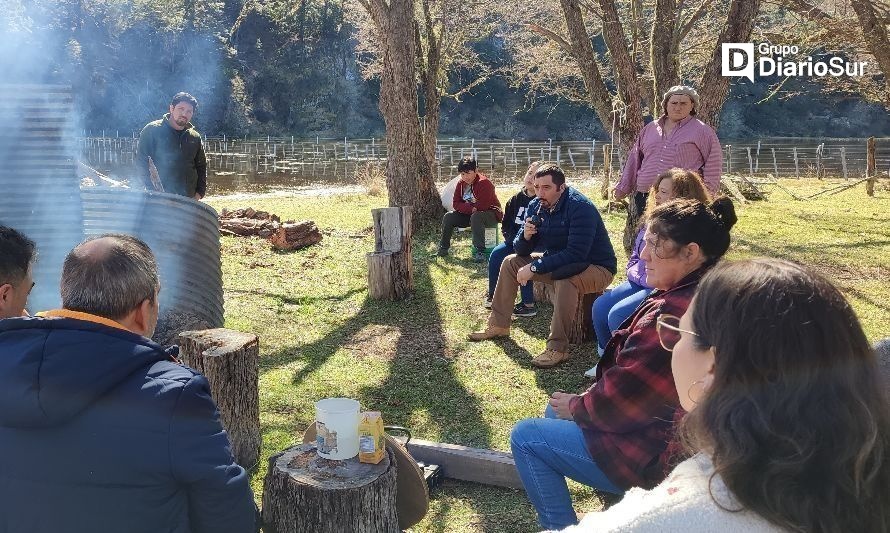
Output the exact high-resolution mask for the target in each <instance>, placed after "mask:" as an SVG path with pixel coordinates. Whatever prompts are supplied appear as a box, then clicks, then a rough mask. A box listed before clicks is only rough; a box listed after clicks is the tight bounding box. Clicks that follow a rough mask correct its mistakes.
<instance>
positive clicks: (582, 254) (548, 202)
mask: <svg viewBox="0 0 890 533" xmlns="http://www.w3.org/2000/svg"><path fill="white" fill-rule="evenodd" d="M535 193H536V194H537V198H535V199H534V200H532V201H531V202H530V203H529V205H528V209H527V211H526V213H527V215H526V219H525V225H524V227H523V231H522V232H520V233H518V234H517V235H516V239H515V240H514V242H513V249H514V250H515V251H516V253H515V254H513V255H509V256H507V258H506V259H504V262H503V263H502V264H501V272H500V275H499V276H498V283H497V285H496V286H495V290H494V298H493V299H492V305H491V314H490V315H489V317H488V326H487V327H486V328H485V329H484V330H482V331H477V332H474V333H471V334H470V336H469V339H470V340H471V341H481V340H485V339H491V338H494V337H506V336H508V335H509V334H510V316H511V313H512V310H513V302H514V301H515V299H516V291H517V290H518V288H519V286H520V285H525V284H526V283H528V282H529V281H534V282H541V283H547V284H551V285H553V287H554V292H555V298H554V302H553V320H552V321H551V322H550V336H549V337H548V338H547V349H546V350H544V352H542V353H541V354H540V355H538V356H537V357H535V358H534V359H533V360H532V364H533V365H535V366H537V367H540V368H549V367H552V366H554V365H557V364H559V363H561V362H563V361H565V360H566V359H568V347H569V340H568V339H569V328H571V326H572V322H573V321H574V318H575V313H576V312H577V310H578V300H579V296H580V295H581V294H587V293H592V292H601V291H602V290H603V289H605V288H606V287H607V286H608V285H609V283H611V282H612V278H613V277H614V276H615V270H616V267H617V264H616V259H615V250H614V249H613V248H612V242H611V241H610V240H609V234H608V233H607V232H606V227H605V225H604V224H603V219H602V217H600V214H599V211H597V210H596V207H595V206H594V205H593V204H592V203H591V202H590V200H588V199H587V197H585V196H584V195H583V194H581V193H580V192H579V191H578V190H576V189H574V188H573V187H568V186H567V185H566V183H565V174H564V173H563V171H562V170H561V169H560V168H559V167H558V166H556V165H554V164H549V163H548V164H544V165H541V167H540V168H538V171H537V172H535ZM536 249H538V250H544V253H543V255H542V256H541V257H535V256H532V252H533V251H534V250H536Z"/></svg>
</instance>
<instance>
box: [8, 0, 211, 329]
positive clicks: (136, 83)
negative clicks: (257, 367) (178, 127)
mask: <svg viewBox="0 0 890 533" xmlns="http://www.w3.org/2000/svg"><path fill="white" fill-rule="evenodd" d="M154 4H155V3H149V2H138V1H134V2H121V1H112V0H108V1H105V2H103V1H101V0H100V1H97V2H90V3H85V2H79V1H78V2H75V1H65V0H36V1H28V2H25V1H22V0H2V1H0V75H2V77H0V83H2V85H0V120H2V124H3V125H4V128H2V129H0V223H2V224H5V225H9V226H12V227H14V228H16V229H19V230H20V231H22V232H23V233H25V234H27V235H28V236H29V237H31V238H32V239H34V240H35V241H36V242H37V246H38V262H37V264H36V265H35V271H34V274H35V281H36V286H35V289H34V292H33V293H32V295H31V298H30V299H29V302H28V309H29V310H30V311H32V312H34V311H40V310H45V309H51V308H54V307H58V306H59V304H60V301H59V300H60V297H59V289H58V283H59V278H60V273H61V266H62V261H63V259H64V257H65V254H67V252H68V251H69V250H70V249H71V248H72V247H73V246H75V245H76V244H77V243H78V242H80V241H81V240H82V239H83V238H84V237H86V236H90V235H95V234H100V233H105V232H110V231H114V232H125V233H130V234H133V235H136V236H138V237H140V238H142V239H143V240H145V241H146V242H147V243H148V244H149V246H151V247H152V249H153V250H154V252H155V254H156V255H157V258H158V263H159V266H160V270H161V272H160V274H161V283H162V287H163V289H162V292H161V306H162V314H165V312H173V311H176V312H178V313H180V314H182V313H184V314H187V315H194V316H197V317H199V318H201V319H203V321H204V322H206V323H207V325H216V326H218V325H221V322H222V281H221V273H220V268H219V235H218V232H217V230H216V213H215V212H214V211H213V210H212V209H210V208H209V207H208V206H206V205H200V204H197V203H196V202H194V201H193V200H190V199H185V198H180V197H172V195H167V194H160V193H154V194H152V195H148V194H146V193H144V192H138V191H135V190H130V191H115V190H100V189H81V188H80V177H79V176H78V167H77V161H78V160H79V159H80V158H81V155H82V154H80V153H79V152H80V151H79V148H78V146H79V145H78V142H77V138H78V136H81V135H83V134H84V132H85V131H89V130H93V133H97V132H98V131H100V130H103V129H104V130H106V133H110V132H111V131H116V132H118V133H121V134H124V135H128V136H129V135H130V132H132V131H134V130H135V131H138V130H139V129H141V127H142V126H143V125H144V124H145V123H147V122H149V121H151V120H155V119H157V118H159V117H160V116H161V115H162V114H163V113H164V112H165V111H166V109H167V104H168V102H169V100H170V97H171V96H172V95H173V94H174V93H176V92H178V91H181V90H187V91H189V92H191V93H192V94H195V96H197V98H198V99H199V101H200V102H201V106H200V114H198V115H196V119H195V122H196V123H197V124H199V125H200V124H201V123H202V121H203V119H204V117H205V116H207V115H208V114H210V113H213V112H214V111H215V110H217V111H218V110H219V109H222V107H223V105H224V104H220V103H219V102H221V101H224V100H225V99H226V97H227V91H226V87H227V85H226V83H225V78H224V76H223V72H222V70H221V68H220V65H221V58H222V51H221V50H222V46H221V44H220V43H221V40H220V35H219V34H218V33H214V32H213V31H212V30H211V29H208V25H207V23H206V20H205V18H206V17H207V16H208V12H207V10H204V11H202V12H195V10H194V9H192V10H191V11H189V10H188V9H186V8H185V7H182V8H181V9H174V10H173V11H168V12H157V11H153V10H152V9H154V8H152V7H151V6H153V5H154ZM159 4H160V3H159ZM163 4H164V5H166V6H170V5H171V3H170V2H165V3H163ZM209 4H210V5H212V4H216V3H213V2H211V3H209ZM185 5H186V4H185V3H183V6H185ZM189 5H192V6H194V5H195V2H190V3H189ZM209 15H212V13H209ZM210 18H212V17H210ZM199 19H200V20H199ZM211 26H212V24H211ZM132 172H133V169H131V168H130V169H127V168H123V169H119V170H118V174H117V175H116V176H115V177H118V178H124V179H126V178H130V177H132ZM130 181H131V183H138V180H136V179H133V180H130Z"/></svg>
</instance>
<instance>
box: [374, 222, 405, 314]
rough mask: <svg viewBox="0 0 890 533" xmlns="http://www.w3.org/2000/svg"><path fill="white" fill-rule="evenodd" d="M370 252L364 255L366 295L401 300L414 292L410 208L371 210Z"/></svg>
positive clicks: (381, 298)
mask: <svg viewBox="0 0 890 533" xmlns="http://www.w3.org/2000/svg"><path fill="white" fill-rule="evenodd" d="M371 216H372V217H373V219H374V251H373V252H372V253H369V254H368V294H369V295H370V297H371V298H375V299H380V300H402V299H405V298H407V297H408V296H410V294H411V291H412V290H413V289H414V266H413V261H412V258H411V207H410V206H407V207H387V208H383V209H372V210H371Z"/></svg>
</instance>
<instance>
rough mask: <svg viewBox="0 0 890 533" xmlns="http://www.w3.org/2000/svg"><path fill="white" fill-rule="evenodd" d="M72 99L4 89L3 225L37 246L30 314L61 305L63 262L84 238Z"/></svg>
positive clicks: (56, 92) (52, 92)
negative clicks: (76, 168) (76, 172)
mask: <svg viewBox="0 0 890 533" xmlns="http://www.w3.org/2000/svg"><path fill="white" fill-rule="evenodd" d="M72 102H73V99H72V95H71V91H70V89H69V88H67V87H63V86H53V85H0V124H2V125H3V127H2V128H0V223H2V224H4V225H7V226H11V227H13V228H16V229H17V230H19V231H21V232H22V233H25V234H26V235H27V236H28V237H30V238H31V239H33V240H34V241H35V242H36V243H37V247H38V261H37V263H36V264H35V266H34V281H35V282H36V285H35V287H34V291H33V292H32V293H31V297H30V299H29V300H28V309H29V310H30V311H32V312H33V311H37V310H43V309H52V308H54V307H58V306H59V278H60V277H61V273H62V262H63V260H64V259H65V255H66V254H67V253H68V251H69V250H71V248H73V247H74V246H75V245H76V244H77V243H78V242H80V241H81V240H82V239H83V230H82V228H83V222H82V210H81V207H80V187H79V182H78V180H77V176H76V174H75V158H74V154H75V153H76V152H75V149H76V144H75V142H74V123H73V118H72V117H73V112H72V111H73V109H72Z"/></svg>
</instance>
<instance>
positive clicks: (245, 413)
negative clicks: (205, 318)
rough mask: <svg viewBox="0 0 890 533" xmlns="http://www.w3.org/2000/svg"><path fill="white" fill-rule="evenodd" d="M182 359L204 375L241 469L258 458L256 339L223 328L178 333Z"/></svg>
mask: <svg viewBox="0 0 890 533" xmlns="http://www.w3.org/2000/svg"><path fill="white" fill-rule="evenodd" d="M178 340H179V348H180V351H179V353H180V357H182V361H183V362H184V363H185V364H186V365H188V366H190V367H192V368H194V369H195V370H197V371H198V372H200V373H202V374H204V377H206V378H207V381H208V382H209V383H210V393H211V394H212V396H213V399H214V401H216V405H217V407H219V417H220V420H221V421H222V425H223V428H225V430H226V431H227V432H228V433H229V440H230V441H231V443H232V454H233V455H234V456H235V460H236V461H238V464H240V465H241V466H243V467H244V468H248V469H250V468H253V467H254V466H256V464H257V463H258V462H259V460H260V445H261V443H262V436H261V434H260V397H259V354H260V345H259V339H258V338H257V336H256V335H254V334H252V333H243V332H240V331H233V330H230V329H225V328H216V329H206V330H201V331H184V332H182V333H180V334H179V338H178Z"/></svg>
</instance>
